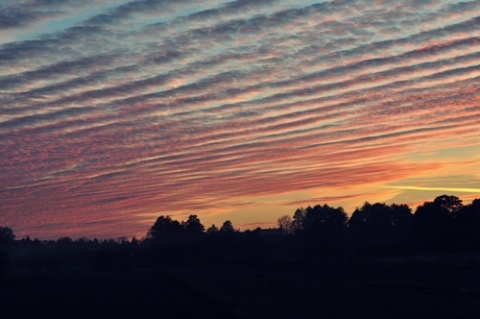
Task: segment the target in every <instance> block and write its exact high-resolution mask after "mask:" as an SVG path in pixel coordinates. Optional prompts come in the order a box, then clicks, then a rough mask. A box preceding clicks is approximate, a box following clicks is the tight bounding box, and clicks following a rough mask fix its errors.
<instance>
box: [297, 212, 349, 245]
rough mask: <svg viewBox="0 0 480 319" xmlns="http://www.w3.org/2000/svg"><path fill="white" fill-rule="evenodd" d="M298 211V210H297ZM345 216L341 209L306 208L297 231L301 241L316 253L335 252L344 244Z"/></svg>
mask: <svg viewBox="0 0 480 319" xmlns="http://www.w3.org/2000/svg"><path fill="white" fill-rule="evenodd" d="M297 211H298V210H297ZM346 226H347V214H346V213H345V211H344V210H343V208H342V207H338V208H333V207H330V206H328V205H323V206H321V205H315V206H314V207H313V208H312V207H310V206H308V207H307V208H306V214H305V216H304V217H303V224H302V228H301V230H300V231H299V232H300V237H301V239H302V240H306V242H307V244H308V245H309V246H310V247H311V248H312V249H314V250H315V251H317V252H329V253H332V252H337V250H338V249H339V248H340V246H341V245H343V244H344V241H345V235H346Z"/></svg>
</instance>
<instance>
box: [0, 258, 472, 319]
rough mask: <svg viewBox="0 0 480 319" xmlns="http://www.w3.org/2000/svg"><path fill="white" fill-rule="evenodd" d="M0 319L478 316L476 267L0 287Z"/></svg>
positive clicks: (262, 271) (78, 274) (254, 272)
mask: <svg viewBox="0 0 480 319" xmlns="http://www.w3.org/2000/svg"><path fill="white" fill-rule="evenodd" d="M0 280H1V281H0V282H1V291H0V318H4V319H8V318H16V319H19V318H213V319H214V318H424V319H425V318H480V269H477V268H458V267H451V266H448V267H446V266H444V267H431V266H425V265H421V266H418V265H417V266H405V267H384V266H382V267H376V266H375V265H371V266H366V267H353V266H351V265H350V266H339V267H324V266H319V265H318V264H316V263H303V264H263V265H248V266H247V265H238V264H237V265H195V266H182V267H173V266H169V267H166V266H165V267H160V268H157V269H137V270H130V271H112V272H106V273H95V272H91V271H84V272H82V271H75V272H64V273H57V274H41V275H39V274H37V275H22V276H10V277H7V278H3V279H0Z"/></svg>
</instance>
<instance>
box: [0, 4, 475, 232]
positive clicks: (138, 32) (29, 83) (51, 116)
mask: <svg viewBox="0 0 480 319" xmlns="http://www.w3.org/2000/svg"><path fill="white" fill-rule="evenodd" d="M80 3H81V4H80ZM479 87H480V1H451V0H450V1H442V0H431V1H430V0H384V1H382V0H378V1H370V0H345V1H293V0H290V1H286V0H284V1H282V0H278V1H270V0H245V1H223V0H218V1H217V0H202V1H187V0H185V1H182V0H136V1H127V0H83V1H78V0H2V1H0V177H1V178H0V225H2V226H9V227H11V228H12V229H13V230H14V232H15V234H16V235H17V237H18V238H22V237H23V236H27V235H29V236H30V237H32V238H33V237H38V238H41V239H56V238H59V237H62V236H70V237H72V238H78V237H80V236H86V237H89V238H93V237H98V238H110V237H118V236H127V237H131V236H137V237H143V236H145V233H146V232H147V230H148V228H149V227H150V226H151V225H152V224H153V222H154V221H155V219H156V217H157V216H159V215H170V216H171V217H172V218H174V219H178V220H184V219H186V218H187V216H188V215H190V214H197V215H198V216H199V218H200V220H201V221H202V223H203V224H204V225H205V226H207V227H208V226H210V225H211V224H216V225H217V226H220V225H221V224H222V223H223V221H225V220H231V221H232V223H233V225H234V227H235V228H239V229H242V230H244V229H252V228H255V227H257V226H260V227H272V226H275V223H276V219H277V218H278V217H280V216H282V215H285V214H289V215H292V214H293V213H294V211H295V209H296V208H298V207H301V206H303V207H305V206H308V205H315V204H325V203H327V204H329V205H331V206H335V207H336V206H342V207H344V208H345V210H346V212H347V213H348V214H351V213H352V212H353V210H354V209H355V207H357V206H361V205H362V204H363V203H364V202H365V201H369V202H386V203H407V204H409V205H410V206H411V207H412V208H413V209H415V208H416V206H417V205H419V204H421V203H423V202H424V201H430V200H433V199H434V198H435V197H436V196H439V195H442V194H450V195H456V196H459V197H460V198H461V199H462V200H463V201H464V203H470V202H471V200H472V199H474V198H480V90H479Z"/></svg>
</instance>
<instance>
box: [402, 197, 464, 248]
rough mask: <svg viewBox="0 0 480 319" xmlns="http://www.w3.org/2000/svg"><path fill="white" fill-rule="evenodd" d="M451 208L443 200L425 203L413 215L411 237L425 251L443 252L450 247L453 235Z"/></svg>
mask: <svg viewBox="0 0 480 319" xmlns="http://www.w3.org/2000/svg"><path fill="white" fill-rule="evenodd" d="M451 212H452V210H451V206H448V205H445V203H444V202H443V200H435V201H433V202H425V203H424V204H423V205H421V206H418V207H417V209H416V211H415V214H414V215H413V222H412V235H413V236H414V238H415V239H416V240H417V241H418V242H419V243H420V244H422V245H423V246H424V247H426V248H427V249H434V250H436V251H438V250H444V249H447V248H450V247H451V244H452V237H453V234H454V227H453V218H452V214H451Z"/></svg>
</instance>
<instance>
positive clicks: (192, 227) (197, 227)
mask: <svg viewBox="0 0 480 319" xmlns="http://www.w3.org/2000/svg"><path fill="white" fill-rule="evenodd" d="M183 227H184V228H185V231H186V232H187V234H191V235H199V234H202V233H203V231H204V230H205V227H204V226H203V225H202V223H201V222H200V219H199V218H198V217H197V215H190V216H188V219H187V221H186V222H184V223H183Z"/></svg>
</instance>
